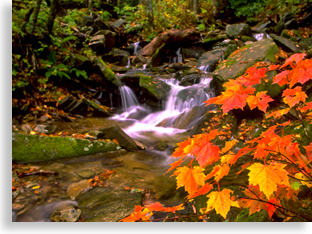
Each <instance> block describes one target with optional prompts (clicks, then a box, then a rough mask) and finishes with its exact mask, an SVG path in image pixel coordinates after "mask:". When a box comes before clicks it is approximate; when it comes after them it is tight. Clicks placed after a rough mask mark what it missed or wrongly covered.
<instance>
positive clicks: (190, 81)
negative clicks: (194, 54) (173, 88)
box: [179, 74, 200, 86]
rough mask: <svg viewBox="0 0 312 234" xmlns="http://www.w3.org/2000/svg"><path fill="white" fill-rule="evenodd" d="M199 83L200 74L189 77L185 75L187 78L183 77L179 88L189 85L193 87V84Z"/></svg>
mask: <svg viewBox="0 0 312 234" xmlns="http://www.w3.org/2000/svg"><path fill="white" fill-rule="evenodd" d="M199 82H200V74H190V75H187V76H184V77H183V78H182V79H181V81H180V83H179V85H180V86H190V85H193V84H197V83H199Z"/></svg>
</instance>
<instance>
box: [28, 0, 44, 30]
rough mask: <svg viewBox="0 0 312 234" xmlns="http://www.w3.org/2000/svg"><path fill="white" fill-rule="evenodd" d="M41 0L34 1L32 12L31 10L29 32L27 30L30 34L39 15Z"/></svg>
mask: <svg viewBox="0 0 312 234" xmlns="http://www.w3.org/2000/svg"><path fill="white" fill-rule="evenodd" d="M41 2H42V0H37V1H36V4H35V8H34V12H33V18H32V20H31V22H30V32H29V33H30V34H33V33H34V31H35V28H36V23H37V19H38V15H39V11H40V5H41Z"/></svg>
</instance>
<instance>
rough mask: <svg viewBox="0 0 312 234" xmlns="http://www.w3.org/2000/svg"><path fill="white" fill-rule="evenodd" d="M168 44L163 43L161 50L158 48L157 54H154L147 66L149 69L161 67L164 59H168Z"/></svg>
mask: <svg viewBox="0 0 312 234" xmlns="http://www.w3.org/2000/svg"><path fill="white" fill-rule="evenodd" d="M165 46H166V44H165V43H163V44H162V45H161V46H160V47H159V48H157V50H156V52H155V53H154V54H153V56H152V58H151V60H150V61H149V63H148V64H147V67H156V66H159V65H161V64H162V63H163V62H164V58H166V47H165Z"/></svg>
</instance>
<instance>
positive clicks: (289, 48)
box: [270, 33, 304, 53]
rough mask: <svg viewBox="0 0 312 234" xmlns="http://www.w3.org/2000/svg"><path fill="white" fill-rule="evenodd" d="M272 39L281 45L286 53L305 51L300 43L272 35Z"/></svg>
mask: <svg viewBox="0 0 312 234" xmlns="http://www.w3.org/2000/svg"><path fill="white" fill-rule="evenodd" d="M270 37H272V38H273V39H274V41H275V42H276V43H277V44H279V45H281V46H282V47H283V49H284V50H285V51H286V52H294V53H300V52H302V51H303V50H304V46H302V45H300V44H299V43H296V42H293V41H291V40H288V39H286V38H283V37H280V36H277V35H276V34H273V33H271V34H270Z"/></svg>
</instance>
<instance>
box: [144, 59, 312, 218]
mask: <svg viewBox="0 0 312 234" xmlns="http://www.w3.org/2000/svg"><path fill="white" fill-rule="evenodd" d="M304 57H305V54H294V55H292V56H291V57H289V58H288V59H287V60H286V62H285V63H284V64H283V65H282V66H277V65H271V66H268V65H267V64H263V63H257V64H256V65H255V66H253V67H251V68H249V69H248V70H247V71H246V72H245V74H244V75H242V76H240V77H239V78H237V79H236V80H229V81H228V82H227V83H225V84H224V88H225V91H224V92H223V93H222V94H221V95H220V96H218V97H215V98H211V99H209V100H208V101H206V103H207V105H209V104H217V105H219V106H220V108H221V113H220V112H217V113H220V114H219V115H218V118H223V117H224V116H225V115H227V114H228V112H230V111H231V110H234V109H244V108H245V107H246V106H247V105H248V106H249V108H250V109H254V108H258V109H259V110H261V111H262V112H264V113H266V115H265V117H264V119H263V124H262V126H261V127H262V130H261V132H260V133H259V134H258V135H257V136H256V135H254V136H252V135H251V136H250V137H249V138H243V142H242V141H241V140H242V139H241V137H242V136H243V135H236V136H234V135H232V134H228V132H227V131H228V128H227V127H226V126H225V128H221V129H220V128H219V126H212V127H209V128H208V129H207V131H205V132H204V133H202V134H197V135H194V136H192V137H190V138H189V139H187V140H185V141H183V142H181V143H178V147H177V148H176V149H175V152H174V153H173V154H172V157H174V158H177V160H176V161H175V162H174V163H172V164H170V165H171V167H170V168H169V169H168V171H167V173H168V172H170V171H174V172H173V176H175V177H176V180H177V188H180V187H182V188H184V189H185V191H186V192H187V193H188V194H189V195H188V196H187V199H188V200H192V199H194V198H195V197H197V196H200V195H205V196H207V198H208V201H207V206H206V207H202V209H201V212H202V214H203V215H209V213H210V212H211V211H212V210H215V211H216V213H218V214H220V215H221V216H222V217H223V218H224V219H226V218H227V214H228V212H229V211H230V209H231V207H238V208H241V209H244V208H248V209H249V215H251V214H253V213H256V212H259V211H261V210H265V211H267V213H268V215H269V217H270V218H271V217H272V216H273V214H274V213H276V214H277V215H278V216H279V217H281V218H282V219H283V220H284V221H288V220H289V219H291V218H292V217H300V218H302V219H304V220H305V221H312V219H311V217H308V216H306V215H304V214H301V213H299V212H298V211H297V210H293V209H292V208H291V207H292V206H290V205H288V204H291V203H295V204H296V205H297V206H298V207H305V206H307V205H308V204H309V202H310V201H307V200H302V199H299V197H298V194H299V192H300V191H301V190H302V189H303V188H304V187H308V188H311V187H312V165H311V162H312V143H311V139H310V136H311V135H310V134H309V133H308V132H309V131H310V130H309V126H310V124H311V121H312V118H311V117H312V102H306V99H307V95H306V94H305V92H303V91H302V87H303V85H304V84H305V83H307V82H309V81H310V80H312V70H311V69H312V61H311V60H309V59H304ZM265 65H266V66H265ZM276 69H279V70H278V72H279V73H278V74H277V75H276V76H275V77H274V78H273V82H274V83H277V84H279V85H281V86H282V85H286V86H288V88H286V89H285V90H284V91H283V94H282V97H283V98H282V103H281V104H280V105H279V107H278V108H276V109H273V108H270V107H269V102H273V101H274V100H273V99H272V98H271V97H269V96H268V95H267V94H266V92H265V91H261V92H257V91H256V88H255V86H256V85H257V84H259V83H261V82H265V80H266V72H267V71H269V70H276ZM281 74H283V75H281ZM268 110H269V113H267V111H268ZM289 111H291V112H293V113H296V116H297V119H292V120H290V119H288V118H287V117H286V114H287V113H288V112H289ZM217 113H216V114H217ZM298 127H299V128H300V129H303V131H301V133H300V134H298V133H297V132H296V131H295V130H296V129H298ZM240 128H241V132H243V133H249V135H250V134H252V133H254V132H257V131H259V129H258V130H257V129H256V128H259V126H252V125H249V126H248V125H247V124H242V126H241V127H240ZM222 141H223V142H225V144H223V145H220V144H216V142H222ZM241 143H243V144H241ZM182 163H183V165H185V164H186V166H181V164H182ZM237 168H240V170H237ZM243 172H245V173H243ZM233 174H234V175H235V174H236V176H238V175H242V176H243V177H244V176H247V177H248V178H246V181H247V184H239V188H240V193H239V194H235V193H234V191H233V190H231V189H229V186H232V185H235V181H233ZM243 174H244V175H243ZM227 177H230V178H232V179H231V180H232V181H231V180H230V182H228V181H229V180H227V179H226V178H227ZM241 192H243V194H244V195H242V193H241ZM291 200H292V201H291ZM144 218H145V219H146V216H144Z"/></svg>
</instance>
